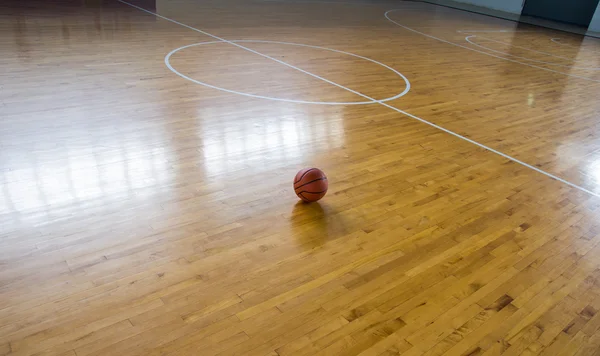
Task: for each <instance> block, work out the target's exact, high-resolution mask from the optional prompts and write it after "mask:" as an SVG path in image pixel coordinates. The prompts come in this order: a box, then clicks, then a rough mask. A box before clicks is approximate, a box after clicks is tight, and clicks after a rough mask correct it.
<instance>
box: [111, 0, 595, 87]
mask: <svg viewBox="0 0 600 356" xmlns="http://www.w3.org/2000/svg"><path fill="white" fill-rule="evenodd" d="M119 1H120V0H119ZM398 10H399V9H395V10H389V11H387V12H386V13H385V18H386V19H388V20H389V21H390V22H392V23H394V24H396V25H398V26H400V27H402V28H403V29H405V30H408V31H411V32H414V33H418V34H419V35H421V36H425V37H429V38H432V39H434V40H436V41H440V42H444V43H447V44H449V45H452V46H456V47H460V48H464V49H468V50H469V51H473V52H477V53H481V54H485V55H486V56H490V57H495V58H499V59H503V60H505V61H509V62H513V63H519V64H522V65H524V66H528V67H532V68H537V69H541V70H545V71H547V72H552V73H558V74H562V75H566V76H569V77H573V78H579V79H583V80H589V81H591V82H596V83H600V80H596V79H592V78H588V77H582V76H580V75H575V74H569V73H564V72H559V71H557V70H553V69H548V68H544V67H540V66H536V65H534V64H529V63H523V62H520V61H516V60H514V59H509V58H506V57H500V56H496V55H495V54H491V53H488V52H484V51H480V50H478V49H475V48H471V47H467V46H463V45H460V44H458V43H454V42H450V41H446V40H444V39H441V38H439V37H435V36H432V35H428V34H426V33H423V32H420V31H417V30H414V29H412V28H410V27H407V26H404V25H402V24H400V23H398V22H396V21H394V20H392V19H391V18H390V17H389V16H388V14H389V13H390V12H394V11H398Z"/></svg>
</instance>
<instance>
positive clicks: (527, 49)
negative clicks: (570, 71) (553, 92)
mask: <svg viewBox="0 0 600 356" xmlns="http://www.w3.org/2000/svg"><path fill="white" fill-rule="evenodd" d="M477 37H479V38H483V39H484V40H486V41H492V42H497V43H502V44H504V45H507V46H511V47H515V48H521V49H524V50H526V51H531V52H535V53H541V54H544V55H546V56H550V57H555V58H560V59H565V60H568V61H576V60H577V58H569V57H562V56H557V55H555V54H552V53H548V52H544V51H538V50H536V49H533V48H528V47H525V46H518V45H514V44H512V43H508V42H504V41H498V40H495V39H493V38H487V37H483V36H479V35H477Z"/></svg>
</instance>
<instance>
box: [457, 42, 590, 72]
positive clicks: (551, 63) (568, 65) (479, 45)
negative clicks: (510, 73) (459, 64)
mask: <svg viewBox="0 0 600 356" xmlns="http://www.w3.org/2000/svg"><path fill="white" fill-rule="evenodd" d="M473 38H483V39H484V40H488V41H492V42H497V43H502V44H505V45H508V46H511V47H516V48H525V47H521V46H513V45H511V44H510V43H506V42H502V41H496V40H492V39H491V38H485V37H481V36H477V35H470V36H467V37H465V41H467V42H469V43H470V44H472V45H473V46H477V47H479V48H483V49H484V50H486V51H490V52H495V53H500V54H503V55H505V56H511V57H513V58H520V59H524V60H526V61H529V62H535V63H542V64H547V65H549V66H556V67H565V68H567V69H580V70H600V68H598V67H593V68H592V67H589V68H588V67H579V66H574V65H571V64H560V63H554V62H546V61H539V60H536V59H531V58H527V57H521V56H517V55H514V54H510V53H504V52H502V51H498V50H495V49H492V48H489V47H486V46H484V45H481V44H479V43H475V42H473V41H472V39H473ZM525 49H526V50H528V51H533V52H539V53H543V54H545V55H547V56H552V57H558V56H554V55H552V54H550V53H545V52H540V51H536V50H533V49H529V48H525ZM558 58H563V59H568V60H570V61H571V62H573V61H575V60H574V59H572V58H564V57H558Z"/></svg>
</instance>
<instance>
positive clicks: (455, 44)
mask: <svg viewBox="0 0 600 356" xmlns="http://www.w3.org/2000/svg"><path fill="white" fill-rule="evenodd" d="M394 11H398V9H396V10H389V11H387V12H386V13H385V18H386V19H388V20H389V21H390V22H392V23H394V24H396V25H398V26H400V27H402V28H403V29H405V30H408V31H411V32H414V33H418V34H419V35H422V36H425V37H429V38H432V39H434V40H436V41H440V42H444V43H447V44H449V45H452V46H456V47H460V48H464V49H468V50H469V51H473V52H477V53H481V54H485V55H486V56H490V57H495V58H499V59H503V60H505V61H509V62H514V63H519V64H522V65H524V66H528V67H532V68H537V69H541V70H545V71H547V72H552V73H558V74H563V75H566V76H569V77H573V78H579V79H583V80H589V81H591V82H596V83H600V80H597V79H592V78H588V77H582V76H580V75H575V74H570V73H565V72H559V71H557V70H553V69H548V68H544V67H540V66H536V65H534V64H529V63H523V62H520V61H517V60H514V59H510V58H506V57H500V56H497V55H495V54H491V53H488V52H484V51H480V50H478V49H475V48H471V47H467V46H463V45H460V44H458V43H454V42H450V41H446V40H444V39H441V38H439V37H435V36H432V35H428V34H426V33H423V32H420V31H417V30H414V29H412V28H410V27H407V26H404V25H402V24H400V23H398V22H396V21H394V20H392V19H391V18H390V17H389V16H388V14H389V13H390V12H394Z"/></svg>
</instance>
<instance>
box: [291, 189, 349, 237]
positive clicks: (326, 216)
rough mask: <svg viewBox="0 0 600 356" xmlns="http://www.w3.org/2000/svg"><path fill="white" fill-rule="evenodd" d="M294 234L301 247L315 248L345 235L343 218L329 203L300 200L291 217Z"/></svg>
mask: <svg viewBox="0 0 600 356" xmlns="http://www.w3.org/2000/svg"><path fill="white" fill-rule="evenodd" d="M290 228H291V230H292V231H291V232H292V236H293V237H294V239H295V240H296V242H297V244H298V246H299V247H302V248H304V249H313V248H315V247H319V246H321V245H323V244H324V243H326V242H328V241H331V240H334V239H336V238H338V237H341V236H343V235H345V234H346V233H347V232H346V228H345V224H344V221H343V218H342V217H341V216H340V215H339V214H337V212H336V211H335V210H334V209H333V208H332V207H331V206H329V205H327V204H323V203H320V202H316V203H310V204H307V203H304V202H302V201H298V202H297V203H296V205H294V208H293V210H292V215H291V217H290Z"/></svg>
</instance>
